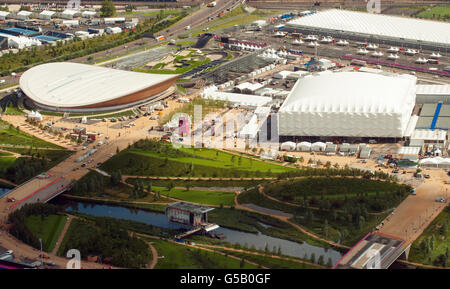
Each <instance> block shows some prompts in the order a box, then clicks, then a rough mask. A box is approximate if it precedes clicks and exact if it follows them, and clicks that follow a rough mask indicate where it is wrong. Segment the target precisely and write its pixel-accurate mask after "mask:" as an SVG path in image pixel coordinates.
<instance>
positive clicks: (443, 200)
mask: <svg viewBox="0 0 450 289" xmlns="http://www.w3.org/2000/svg"><path fill="white" fill-rule="evenodd" d="M436 202H438V203H445V199H444V198H443V197H437V198H436Z"/></svg>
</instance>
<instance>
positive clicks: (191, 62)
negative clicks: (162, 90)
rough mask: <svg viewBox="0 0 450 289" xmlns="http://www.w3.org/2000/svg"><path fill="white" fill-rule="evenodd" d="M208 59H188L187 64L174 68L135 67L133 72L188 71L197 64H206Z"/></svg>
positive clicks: (166, 72) (168, 72) (181, 72)
mask: <svg viewBox="0 0 450 289" xmlns="http://www.w3.org/2000/svg"><path fill="white" fill-rule="evenodd" d="M210 61H211V59H209V58H206V59H205V60H199V61H194V60H190V61H187V62H186V63H187V64H189V66H184V67H179V68H176V69H175V70H170V69H159V68H155V69H143V68H136V69H134V71H135V72H145V73H156V74H183V73H185V72H188V71H189V70H192V69H194V68H196V67H197V66H200V65H203V64H206V63H208V62H210Z"/></svg>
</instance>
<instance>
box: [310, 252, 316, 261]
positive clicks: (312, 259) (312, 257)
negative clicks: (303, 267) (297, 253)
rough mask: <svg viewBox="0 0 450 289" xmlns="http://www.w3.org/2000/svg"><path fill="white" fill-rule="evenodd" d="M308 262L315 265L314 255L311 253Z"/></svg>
mask: <svg viewBox="0 0 450 289" xmlns="http://www.w3.org/2000/svg"><path fill="white" fill-rule="evenodd" d="M309 260H310V261H311V262H312V263H316V254H314V253H311V256H310V257H309Z"/></svg>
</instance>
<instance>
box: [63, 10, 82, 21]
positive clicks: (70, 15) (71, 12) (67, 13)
mask: <svg viewBox="0 0 450 289" xmlns="http://www.w3.org/2000/svg"><path fill="white" fill-rule="evenodd" d="M79 14H80V12H79V11H77V10H72V9H66V10H64V11H63V12H61V18H63V19H73V17H75V16H76V15H79Z"/></svg>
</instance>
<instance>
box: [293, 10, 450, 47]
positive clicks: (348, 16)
mask: <svg viewBox="0 0 450 289" xmlns="http://www.w3.org/2000/svg"><path fill="white" fill-rule="evenodd" d="M288 25H289V26H291V27H301V26H302V27H313V28H319V29H320V28H321V29H328V30H334V31H346V32H353V33H361V34H368V35H380V36H385V37H392V38H403V39H405V40H415V41H417V40H420V41H425V42H433V43H443V44H447V45H450V23H446V22H438V21H429V20H419V19H413V18H407V17H399V16H388V15H379V14H371V13H365V12H355V11H346V10H339V9H331V10H326V11H322V12H318V13H315V14H312V15H308V16H304V17H300V18H297V19H294V20H291V21H289V22H288Z"/></svg>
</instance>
